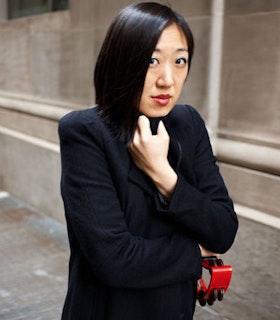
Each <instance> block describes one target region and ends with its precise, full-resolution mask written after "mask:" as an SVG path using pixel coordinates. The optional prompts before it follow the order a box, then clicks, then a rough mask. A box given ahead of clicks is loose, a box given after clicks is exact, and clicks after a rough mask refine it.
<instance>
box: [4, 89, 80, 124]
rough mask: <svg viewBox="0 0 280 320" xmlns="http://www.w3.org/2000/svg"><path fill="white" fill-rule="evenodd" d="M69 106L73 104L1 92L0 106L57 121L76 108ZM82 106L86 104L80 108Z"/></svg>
mask: <svg viewBox="0 0 280 320" xmlns="http://www.w3.org/2000/svg"><path fill="white" fill-rule="evenodd" d="M69 106H73V104H72V103H63V102H58V101H47V100H44V99H37V98H36V99H34V98H32V97H27V96H22V95H15V94H10V95H9V94H6V93H2V92H0V108H2V109H7V110H11V111H16V112H20V113H25V114H29V115H32V116H37V117H40V118H45V119H49V120H55V121H57V120H59V119H60V118H61V117H62V116H63V115H65V114H66V113H68V112H70V111H71V110H73V109H74V108H70V107H69ZM81 107H84V106H80V107H79V108H81Z"/></svg>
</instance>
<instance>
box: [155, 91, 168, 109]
mask: <svg viewBox="0 0 280 320" xmlns="http://www.w3.org/2000/svg"><path fill="white" fill-rule="evenodd" d="M152 99H153V100H154V102H155V103H156V104H158V105H160V106H162V107H164V106H166V105H168V103H169V101H170V99H171V95H170V94H159V95H158V96H153V97H152Z"/></svg>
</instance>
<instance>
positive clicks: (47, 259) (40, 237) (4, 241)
mask: <svg viewBox="0 0 280 320" xmlns="http://www.w3.org/2000/svg"><path fill="white" fill-rule="evenodd" d="M0 255H1V263H0V277H1V280H0V319H1V320H25V319H26V320H39V319H42V320H57V319H60V315H61V309H62V305H63V301H64V297H65V292H66V286H67V277H68V256H69V248H68V239H67V234H66V228H65V225H63V224H61V223H59V222H57V221H55V220H53V219H51V218H49V217H47V216H46V215H44V214H43V213H41V212H38V211H36V210H35V209H33V208H30V207H29V206H27V205H26V204H25V203H23V202H21V201H19V200H18V199H16V198H15V197H12V196H11V195H10V194H8V193H6V192H4V191H0ZM77 320H82V319H77ZM131 320H133V319H131ZM195 320H223V318H222V317H221V316H219V315H218V314H217V313H216V312H215V311H214V310H212V309H211V308H210V307H203V308H202V307H200V306H198V307H197V310H196V314H195Z"/></svg>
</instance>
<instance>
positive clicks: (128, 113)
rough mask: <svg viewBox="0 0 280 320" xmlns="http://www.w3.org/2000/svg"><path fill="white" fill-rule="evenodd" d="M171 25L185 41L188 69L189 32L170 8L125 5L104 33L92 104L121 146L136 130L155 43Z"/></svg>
mask: <svg viewBox="0 0 280 320" xmlns="http://www.w3.org/2000/svg"><path fill="white" fill-rule="evenodd" d="M173 23H175V24H176V25H177V26H178V27H179V28H180V29H181V30H182V31H183V33H184V35H185V37H186V40H187V44H188V50H189V62H188V63H189V67H190V64H191V59H192V54H193V49H194V44H193V37H192V32H191V30H190V28H189V26H188V24H187V22H186V21H185V20H184V18H183V17H182V16H181V15H180V14H178V13H177V12H175V11H173V10H172V9H171V8H170V7H167V6H165V5H162V4H159V3H156V2H144V3H135V4H132V5H129V6H127V7H125V8H124V9H123V10H121V11H120V13H119V14H118V15H117V16H116V18H115V19H114V21H113V22H112V24H111V26H110V27H109V29H108V32H107V35H106V37H105V40H104V42H103V45H102V47H101V50H100V52H99V55H98V58H97V62H96V66H95V71H94V85H95V93H96V103H97V104H98V105H99V108H100V113H101V115H102V116H103V117H104V118H105V119H106V120H108V121H109V122H110V123H111V124H113V125H114V127H115V128H116V132H115V133H116V136H117V137H118V138H119V139H120V140H121V141H123V142H128V141H129V140H130V139H131V136H132V134H133V131H134V128H135V126H136V122H137V118H138V115H139V111H138V109H139V103H140V99H141V95H142V91H143V86H144V82H145V77H146V73H147V70H148V67H149V63H150V59H151V56H152V54H153V52H154V49H155V47H156V45H157V42H158V39H159V37H160V35H161V33H162V31H163V30H164V29H165V28H166V27H167V26H169V25H171V24H173Z"/></svg>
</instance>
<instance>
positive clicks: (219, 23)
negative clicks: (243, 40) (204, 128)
mask: <svg viewBox="0 0 280 320" xmlns="http://www.w3.org/2000/svg"><path fill="white" fill-rule="evenodd" d="M223 18H224V0H213V1H212V23H211V34H210V56H209V67H210V70H209V79H208V121H207V125H208V128H209V131H210V134H211V136H212V137H213V138H215V135H216V132H217V128H218V124H219V109H220V85H221V64H222V47H223ZM215 140H216V139H215Z"/></svg>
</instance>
